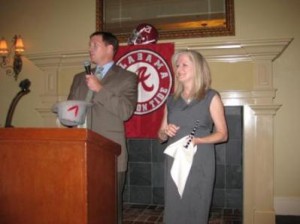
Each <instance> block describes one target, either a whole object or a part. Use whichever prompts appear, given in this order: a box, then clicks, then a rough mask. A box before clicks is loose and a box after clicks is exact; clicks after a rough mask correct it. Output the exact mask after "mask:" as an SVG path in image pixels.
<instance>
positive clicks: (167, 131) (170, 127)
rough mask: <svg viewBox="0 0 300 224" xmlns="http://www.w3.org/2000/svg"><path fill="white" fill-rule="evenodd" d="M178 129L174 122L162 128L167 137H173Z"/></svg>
mask: <svg viewBox="0 0 300 224" xmlns="http://www.w3.org/2000/svg"><path fill="white" fill-rule="evenodd" d="M178 130H179V127H178V126H176V125H175V124H168V125H167V127H166V128H165V130H164V133H165V134H166V135H167V136H168V137H174V136H175V135H176V133H177V131H178Z"/></svg>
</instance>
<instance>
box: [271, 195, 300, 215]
mask: <svg viewBox="0 0 300 224" xmlns="http://www.w3.org/2000/svg"><path fill="white" fill-rule="evenodd" d="M274 208H275V213H276V215H295V216H300V198H296V197H275V198H274Z"/></svg>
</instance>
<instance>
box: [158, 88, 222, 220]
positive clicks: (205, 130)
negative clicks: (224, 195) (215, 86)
mask: <svg viewBox="0 0 300 224" xmlns="http://www.w3.org/2000/svg"><path fill="white" fill-rule="evenodd" d="M215 94H218V93H217V92H216V91H215V90H212V89H210V90H209V91H208V92H207V93H206V95H205V98H203V99H202V100H201V101H196V100H194V101H192V102H190V103H189V104H187V103H186V102H185V101H184V100H183V99H182V98H179V99H178V100H174V99H173V97H172V96H170V97H169V98H168V100H167V108H168V123H173V124H176V125H178V126H179V127H180V129H179V130H178V133H177V134H176V136H175V137H173V138H170V139H169V141H168V145H170V144H172V143H174V142H176V141H177V140H179V139H181V138H182V137H184V136H187V135H189V134H190V133H191V132H192V130H193V128H194V126H195V122H196V120H199V121H200V126H199V127H198V129H197V131H196V133H195V137H201V136H207V135H209V134H210V133H211V132H212V130H213V120H212V118H211V115H210V112H209V107H210V103H211V100H212V98H213V97H214V96H215ZM172 163H173V158H172V157H169V156H167V155H166V169H165V171H166V172H165V212H164V221H165V223H166V224H177V223H178V224H206V223H208V215H209V209H210V204H211V198H212V190H213V185H214V178H215V150H214V144H201V145H197V152H196V153H195V156H194V161H193V164H192V167H191V170H190V174H189V176H188V179H187V182H186V185H185V189H184V192H183V195H182V198H180V195H179V193H178V191H177V188H176V185H175V183H174V181H173V179H172V177H171V175H170V169H171V167H172Z"/></svg>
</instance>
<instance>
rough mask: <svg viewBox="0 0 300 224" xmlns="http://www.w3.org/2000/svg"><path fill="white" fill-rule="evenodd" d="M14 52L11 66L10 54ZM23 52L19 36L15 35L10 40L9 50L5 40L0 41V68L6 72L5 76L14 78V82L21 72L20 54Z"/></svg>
mask: <svg viewBox="0 0 300 224" xmlns="http://www.w3.org/2000/svg"><path fill="white" fill-rule="evenodd" d="M13 51H14V52H15V55H14V56H13V62H12V64H11V63H10V62H11V59H12V55H11V54H12V52H13ZM23 51H24V44H23V40H22V38H21V36H20V35H18V36H17V35H15V36H14V37H13V39H12V45H11V47H10V49H8V47H7V42H6V40H5V39H4V38H3V37H2V39H1V40H0V56H1V57H2V61H1V62H0V66H1V68H3V69H5V70H6V75H12V76H14V78H15V80H16V81H17V79H18V75H19V73H20V72H21V70H22V65H23V62H22V58H21V53H22V52H23Z"/></svg>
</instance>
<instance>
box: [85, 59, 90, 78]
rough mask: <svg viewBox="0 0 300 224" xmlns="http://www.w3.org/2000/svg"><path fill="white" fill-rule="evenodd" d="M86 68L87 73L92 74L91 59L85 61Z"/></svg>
mask: <svg viewBox="0 0 300 224" xmlns="http://www.w3.org/2000/svg"><path fill="white" fill-rule="evenodd" d="M84 68H85V73H86V74H87V75H89V74H91V62H90V61H85V62H84Z"/></svg>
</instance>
